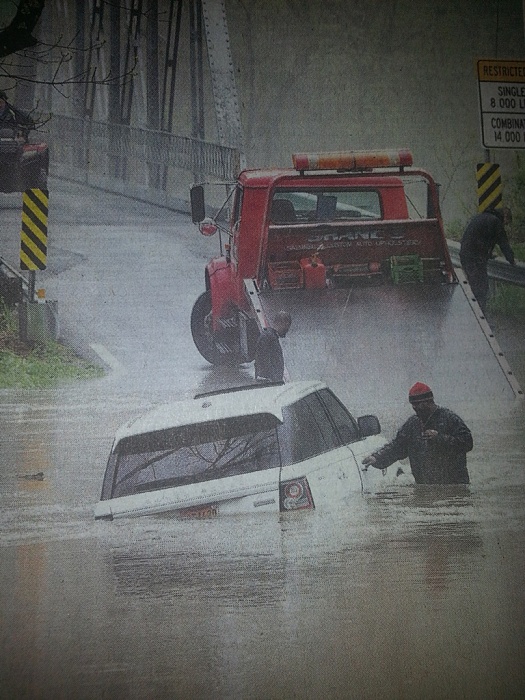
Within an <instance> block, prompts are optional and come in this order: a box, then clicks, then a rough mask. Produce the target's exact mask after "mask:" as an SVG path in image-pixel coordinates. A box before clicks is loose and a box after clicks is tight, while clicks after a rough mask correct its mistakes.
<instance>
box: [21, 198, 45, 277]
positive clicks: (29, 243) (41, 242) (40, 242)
mask: <svg viewBox="0 0 525 700" xmlns="http://www.w3.org/2000/svg"><path fill="white" fill-rule="evenodd" d="M48 205H49V192H48V190H37V189H34V190H26V191H25V192H24V194H23V201H22V230H21V232H20V269H21V270H45V269H46V266H47V214H48Z"/></svg>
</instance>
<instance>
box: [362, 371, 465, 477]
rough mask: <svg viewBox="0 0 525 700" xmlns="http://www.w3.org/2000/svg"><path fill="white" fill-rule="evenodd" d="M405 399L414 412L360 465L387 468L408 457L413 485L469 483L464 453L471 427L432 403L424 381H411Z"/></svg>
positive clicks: (430, 393)
mask: <svg viewBox="0 0 525 700" xmlns="http://www.w3.org/2000/svg"><path fill="white" fill-rule="evenodd" d="M408 400H409V401H410V404H411V406H412V408H413V409H414V411H415V414H416V415H415V416H411V417H410V418H409V419H408V420H407V421H406V423H405V424H404V425H403V426H402V427H401V428H400V429H399V431H398V433H397V435H396V437H395V438H394V439H393V440H392V441H391V442H389V443H388V445H385V446H384V447H382V448H381V449H380V450H378V451H377V452H374V453H373V454H371V455H369V456H368V457H365V458H364V459H363V461H362V464H364V465H365V468H366V467H368V466H372V467H376V469H386V467H388V466H390V465H391V464H392V463H393V462H396V461H397V460H399V459H405V458H406V457H408V459H409V461H410V468H411V469H412V474H413V476H414V479H415V481H416V484H468V483H469V475H468V471H467V452H470V450H471V449H472V447H473V442H472V434H471V432H470V430H469V429H468V428H467V426H466V425H465V423H464V422H463V421H462V420H461V418H460V417H459V416H457V415H456V414H455V413H453V412H452V411H449V409H448V408H442V407H441V406H437V405H436V404H435V403H434V394H433V393H432V390H431V389H430V387H429V386H427V385H426V384H422V383H421V382H417V383H416V384H414V386H413V387H412V388H411V389H410V391H409V392H408Z"/></svg>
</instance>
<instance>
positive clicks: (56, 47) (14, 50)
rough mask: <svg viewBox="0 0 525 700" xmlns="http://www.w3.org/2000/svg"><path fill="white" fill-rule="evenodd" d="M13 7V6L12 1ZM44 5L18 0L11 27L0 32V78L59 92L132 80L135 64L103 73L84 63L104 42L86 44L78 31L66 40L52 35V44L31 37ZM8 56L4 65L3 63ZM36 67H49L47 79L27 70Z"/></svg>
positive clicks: (38, 0)
mask: <svg viewBox="0 0 525 700" xmlns="http://www.w3.org/2000/svg"><path fill="white" fill-rule="evenodd" d="M105 4H107V5H108V7H110V8H116V11H117V12H118V11H120V9H121V8H120V6H119V5H118V4H116V3H112V2H107V3H105ZM13 5H14V6H16V4H15V2H14V0H13ZM45 5H46V3H45V0H19V2H18V7H17V9H16V14H15V16H14V17H13V19H12V20H11V22H10V24H9V25H8V26H6V27H4V28H2V29H0V77H3V78H5V79H7V80H10V81H12V82H13V83H18V84H20V83H25V84H29V83H38V84H41V85H42V84H43V85H49V86H51V87H53V88H55V89H57V90H59V91H60V88H61V87H62V86H66V85H79V84H86V83H91V84H98V85H109V84H113V83H120V84H122V83H125V82H126V80H128V79H130V78H131V76H132V73H133V71H134V69H135V64H133V65H127V66H126V69H125V71H124V72H119V71H115V70H113V71H112V70H111V69H110V70H108V71H107V72H106V73H105V74H102V73H101V72H100V67H99V66H97V65H92V64H91V62H90V61H89V59H88V60H85V57H88V56H90V55H92V53H93V52H95V51H97V50H99V49H100V48H101V47H102V46H103V44H104V41H103V40H94V39H93V38H92V37H90V39H89V41H86V42H84V41H83V40H82V38H81V36H80V35H81V32H80V30H79V32H78V33H77V34H75V35H74V36H72V37H68V38H65V37H64V36H63V35H60V36H55V37H54V38H53V39H52V41H51V42H47V41H44V40H43V39H42V38H39V39H37V38H36V37H34V36H33V34H32V32H33V30H34V28H35V26H36V24H37V22H38V20H39V19H40V17H41V15H42V11H43V10H44V7H45ZM7 57H9V60H8V61H7V62H6V61H2V59H5V58H7ZM135 62H136V61H135ZM35 64H40V65H46V66H47V67H48V68H49V70H48V71H47V76H48V77H43V76H42V75H41V74H39V75H38V77H35V74H34V71H31V70H30V68H31V66H33V67H34V65H35ZM86 64H87V65H86ZM68 65H72V66H73V70H72V71H71V70H70V69H68V68H67V66H68Z"/></svg>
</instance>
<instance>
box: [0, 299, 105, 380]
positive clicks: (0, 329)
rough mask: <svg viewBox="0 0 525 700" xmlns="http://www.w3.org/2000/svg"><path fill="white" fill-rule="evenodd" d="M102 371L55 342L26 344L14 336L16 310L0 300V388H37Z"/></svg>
mask: <svg viewBox="0 0 525 700" xmlns="http://www.w3.org/2000/svg"><path fill="white" fill-rule="evenodd" d="M103 374H104V372H103V370H102V369H101V368H100V367H97V366H95V365H92V364H90V363H88V362H85V361H84V360H82V359H81V358H79V357H78V356H77V355H75V353H74V352H73V351H72V350H71V349H70V348H67V347H65V346H64V345H61V344H60V343H56V342H49V343H46V344H45V345H36V344H35V345H30V344H28V343H24V342H23V341H21V340H20V339H19V337H18V319H17V314H16V312H15V311H13V310H12V309H9V308H7V307H6V306H5V305H4V304H3V302H2V300H0V389H8V388H13V387H17V388H20V389H40V388H47V387H53V386H56V385H58V384H61V383H63V382H66V381H72V380H78V379H93V378H95V377H100V376H102V375H103Z"/></svg>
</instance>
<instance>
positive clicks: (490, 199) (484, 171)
mask: <svg viewBox="0 0 525 700" xmlns="http://www.w3.org/2000/svg"><path fill="white" fill-rule="evenodd" d="M476 180H477V183H478V211H485V209H489V208H495V207H500V206H501V195H502V189H503V188H502V184H501V173H500V167H499V165H497V164H496V163H478V165H477V168H476Z"/></svg>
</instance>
